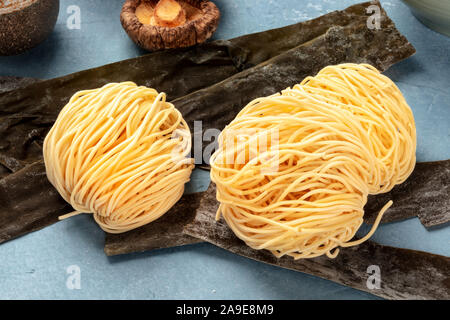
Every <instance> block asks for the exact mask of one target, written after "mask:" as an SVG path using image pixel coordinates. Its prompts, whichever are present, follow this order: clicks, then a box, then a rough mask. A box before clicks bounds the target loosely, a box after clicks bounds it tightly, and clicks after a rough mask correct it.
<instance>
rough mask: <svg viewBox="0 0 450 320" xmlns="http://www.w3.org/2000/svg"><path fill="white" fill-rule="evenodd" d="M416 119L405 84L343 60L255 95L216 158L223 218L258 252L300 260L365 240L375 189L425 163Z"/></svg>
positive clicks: (399, 179)
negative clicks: (360, 233)
mask: <svg viewBox="0 0 450 320" xmlns="http://www.w3.org/2000/svg"><path fill="white" fill-rule="evenodd" d="M415 150H416V130H415V124H414V117H413V114H412V111H411V109H410V108H409V106H408V105H407V103H406V101H405V99H404V97H403V96H402V94H401V92H400V90H399V89H398V88H397V86H396V85H395V84H394V83H393V82H392V81H391V80H390V79H389V78H387V77H385V76H383V75H382V74H380V72H379V71H378V70H377V69H375V68H374V67H372V66H370V65H365V64H342V65H337V66H329V67H326V68H324V69H322V70H321V71H320V72H319V74H318V75H316V76H315V77H308V78H306V79H305V80H304V81H303V82H302V83H301V84H299V85H296V86H294V87H293V88H288V89H286V90H284V91H282V92H281V94H275V95H273V96H269V97H263V98H259V99H256V100H254V101H252V102H250V103H249V104H248V105H247V106H246V107H245V108H244V109H243V110H242V111H241V112H240V113H239V114H238V115H237V116H236V118H235V119H234V120H233V121H232V122H231V123H230V124H229V125H228V126H227V127H226V128H225V129H224V130H223V131H222V133H221V135H220V138H219V148H218V150H217V151H216V152H215V153H214V154H213V156H212V158H211V179H212V181H214V182H215V183H216V186H217V199H218V200H219V201H220V207H219V210H218V212H217V219H219V218H220V216H222V217H223V218H224V219H225V221H226V222H227V224H228V225H229V226H230V228H231V229H232V230H233V232H234V233H235V234H236V235H237V237H239V238H240V239H242V240H243V241H245V243H246V244H247V245H249V246H250V247H252V248H254V249H267V250H270V251H271V252H272V253H273V254H274V255H275V256H277V257H282V256H284V255H289V256H292V257H293V258H295V259H300V258H313V257H317V256H321V255H323V254H326V255H327V256H328V257H330V258H334V257H336V255H337V254H338V252H339V249H338V247H348V246H353V245H357V244H360V243H362V242H363V241H365V240H366V239H368V238H369V237H370V236H371V235H372V234H373V232H374V231H375V230H376V228H377V226H378V224H379V222H380V220H381V217H382V215H383V213H384V212H385V211H386V210H387V209H388V208H389V206H390V205H392V201H390V202H388V203H387V204H386V205H385V206H384V208H383V209H382V210H381V211H380V214H379V215H378V217H377V220H376V223H375V224H374V226H373V227H372V229H371V231H370V232H369V233H368V234H367V235H366V236H365V237H363V238H361V239H359V240H353V241H350V240H352V238H353V237H354V236H355V234H356V232H357V230H358V229H359V227H360V226H361V224H362V223H363V216H364V209H363V208H364V205H365V204H366V202H367V196H368V194H378V193H383V192H388V191H390V190H391V189H392V188H393V187H394V186H395V185H396V184H399V183H402V182H403V181H405V180H406V179H407V177H408V176H409V175H410V174H411V172H412V171H413V169H414V166H415V160H416V159H415Z"/></svg>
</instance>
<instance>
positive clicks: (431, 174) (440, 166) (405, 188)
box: [105, 160, 450, 255]
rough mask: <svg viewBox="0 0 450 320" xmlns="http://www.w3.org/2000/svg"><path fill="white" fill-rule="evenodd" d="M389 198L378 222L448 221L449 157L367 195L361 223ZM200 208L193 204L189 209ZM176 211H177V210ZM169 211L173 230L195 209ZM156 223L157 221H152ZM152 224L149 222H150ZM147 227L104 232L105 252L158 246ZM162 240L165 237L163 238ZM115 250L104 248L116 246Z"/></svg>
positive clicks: (154, 232) (211, 188)
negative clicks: (173, 217) (387, 189)
mask: <svg viewBox="0 0 450 320" xmlns="http://www.w3.org/2000/svg"><path fill="white" fill-rule="evenodd" d="M215 191H216V187H215V185H214V184H211V185H210V186H209V189H208V191H207V192H202V193H198V195H199V197H206V198H208V195H209V194H215ZM389 200H393V201H394V205H393V206H392V207H390V208H389V210H387V211H386V212H385V214H384V216H383V219H382V220H381V223H387V222H393V221H399V220H405V219H408V218H412V217H416V216H418V217H419V219H420V220H421V222H422V224H424V225H425V226H426V227H429V226H434V225H439V224H443V223H446V222H448V221H449V220H450V219H449V216H450V160H445V161H435V162H419V163H417V164H416V167H415V169H414V172H413V173H412V174H411V176H410V177H409V178H408V179H407V180H406V182H404V183H403V184H402V185H399V186H397V187H395V188H394V189H393V190H392V191H390V192H388V193H385V194H381V195H377V196H373V197H372V196H371V197H369V201H368V203H367V204H366V206H365V207H364V211H365V212H364V222H366V223H369V224H371V223H373V222H374V220H375V218H376V217H377V215H378V213H379V211H380V209H381V208H382V207H383V206H384V205H385V204H386V202H388V201H389ZM214 205H215V206H217V202H216V201H212V202H211V203H209V204H208V205H207V207H208V208H212V209H211V210H215V209H216V208H215V207H213V206H214ZM197 209H198V210H204V208H203V207H199V206H198V203H197V202H196V203H195V208H194V209H193V210H197ZM177 212H179V213H177ZM170 214H173V215H178V214H180V215H181V216H180V218H179V219H177V220H172V221H173V223H172V228H174V230H182V229H183V227H184V226H186V225H188V224H189V223H190V222H191V221H192V220H193V216H194V215H195V212H190V213H188V214H187V213H186V212H185V211H184V205H183V206H182V207H181V208H180V210H178V209H174V210H172V211H171V212H170ZM156 222H158V221H156ZM150 225H152V224H150ZM144 228H148V230H149V231H146V230H144V229H142V230H141V228H139V229H136V230H132V231H129V232H127V233H126V236H124V237H120V236H117V235H108V236H107V237H106V242H105V251H106V252H107V254H108V255H115V254H125V253H132V252H136V251H141V249H139V250H136V249H135V247H134V245H135V242H136V241H138V239H141V240H142V241H143V246H147V248H148V249H151V248H159V247H161V246H160V245H159V244H158V238H159V237H165V236H164V235H165V233H166V232H168V231H166V229H165V228H161V230H162V231H159V230H160V229H159V227H158V228H151V231H150V227H149V226H147V227H144ZM171 237H173V238H170V240H168V241H167V242H165V246H171V242H174V243H179V244H190V243H196V242H198V241H199V240H197V239H195V238H190V239H186V238H185V236H184V235H179V234H177V232H174V233H172V235H171ZM165 239H169V238H168V237H165ZM119 242H120V247H117V249H116V250H115V251H111V250H109V249H108V248H109V247H110V246H111V245H113V246H118V243H119Z"/></svg>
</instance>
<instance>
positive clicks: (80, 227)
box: [0, 0, 450, 299]
mask: <svg viewBox="0 0 450 320" xmlns="http://www.w3.org/2000/svg"><path fill="white" fill-rule="evenodd" d="M215 2H216V3H217V5H218V6H219V8H220V9H221V12H222V20H221V23H220V26H219V29H218V31H217V33H216V34H215V38H225V39H226V38H232V37H235V36H239V35H242V34H246V33H251V32H256V31H262V30H266V29H270V28H274V27H281V26H284V25H288V24H292V23H295V22H298V21H302V20H307V19H310V18H313V17H316V16H319V15H321V14H324V13H326V12H329V11H332V10H336V9H343V8H345V7H347V6H348V5H351V4H354V3H356V1H341V0H340V1H337V0H320V1H312V0H310V1H301V0H277V1H275V0H272V1H261V0H245V1H242V0H216V1H215ZM382 4H383V5H384V8H385V9H386V11H387V12H388V14H389V16H390V17H391V18H392V19H393V20H394V22H396V24H397V27H398V29H399V30H400V31H401V32H402V33H403V34H405V35H406V36H407V38H408V39H409V40H410V42H411V43H412V44H413V45H414V46H415V47H416V49H417V54H416V55H415V56H414V57H412V58H410V59H408V60H406V61H404V62H401V63H399V64H397V65H395V66H394V67H392V68H391V69H390V70H389V71H388V72H387V73H386V74H387V75H388V76H390V77H391V78H392V79H393V80H394V81H395V82H396V83H397V84H398V85H399V87H400V89H401V90H402V92H403V93H404V95H405V97H406V99H407V100H408V102H409V104H410V105H411V107H412V109H413V111H414V114H415V118H416V122H417V129H418V150H417V155H418V160H419V161H427V160H439V159H448V158H450V124H449V121H450V102H449V101H450V93H449V90H448V86H449V83H450V75H449V71H450V61H449V51H450V38H447V37H445V36H443V35H440V34H438V33H436V32H433V31H431V30H429V29H427V28H426V27H424V26H423V25H422V24H420V23H419V22H418V21H417V20H416V19H415V18H414V17H413V16H412V15H411V13H410V12H409V10H408V9H407V7H406V6H405V5H403V4H402V3H401V2H399V1H398V0H391V1H382ZM69 5H78V6H79V7H80V8H81V30H69V29H68V28H67V27H66V20H67V18H68V17H69V15H70V14H68V13H67V8H68V6H69ZM121 5H122V1H120V0H95V1H88V0H79V1H73V0H63V1H61V10H60V16H59V20H58V24H57V26H56V29H55V31H54V33H53V34H52V35H51V36H50V38H49V39H47V40H46V41H45V42H44V43H43V44H41V45H40V46H38V47H36V48H34V49H33V50H31V51H29V52H27V53H25V54H22V55H20V56H16V57H0V75H16V76H28V77H37V78H52V77H56V76H61V75H65V74H68V73H71V72H75V71H79V70H82V69H87V68H91V67H96V66H100V65H103V64H106V63H110V62H115V61H119V60H122V59H126V58H130V57H135V56H138V55H141V54H143V53H144V52H143V51H142V50H140V49H138V48H137V47H136V46H135V45H134V43H133V42H132V41H131V40H129V38H128V37H127V35H126V34H125V32H124V31H123V30H122V27H121V25H120V22H119V12H120V9H121ZM208 180H209V178H208V175H207V174H206V173H201V172H195V174H194V176H193V178H192V182H191V184H190V186H189V189H190V190H204V189H205V188H206V186H207V184H208ZM373 240H375V241H377V242H379V243H382V244H387V245H392V246H397V247H404V248H413V249H419V250H424V251H429V252H433V253H437V254H442V255H447V256H449V255H450V241H449V240H450V229H449V228H448V227H447V228H445V227H443V228H436V229H433V230H427V229H425V228H424V227H423V226H422V225H421V224H420V222H419V221H418V219H409V220H407V221H403V222H398V223H391V224H387V225H383V226H381V227H380V228H379V229H378V230H377V232H376V234H375V235H374V236H373ZM103 242H104V235H103V232H102V231H100V229H99V228H98V227H97V225H96V224H95V223H94V221H93V220H92V219H91V217H89V216H78V217H74V218H71V219H68V220H66V221H63V222H60V223H57V224H55V225H53V226H50V227H48V228H45V229H44V230H41V231H38V232H34V233H32V234H28V235H26V236H24V237H21V238H20V239H16V240H13V241H10V242H7V243H5V244H2V245H0V298H3V299H5V298H6V299H8V298H9V299H16V298H31V299H37V298H44V299H51V298H64V299H80V298H84V299H122V298H123V299H125V298H137V299H170V298H171V299H183V298H187V299H191V298H192V299H194V298H199V299H245V298H249V299H314V298H319V299H321V298H323V299H374V298H376V297H375V296H373V295H371V294H368V293H364V292H360V291H357V290H353V289H351V288H347V287H345V286H341V285H338V284H335V283H332V282H330V281H326V280H322V279H319V278H316V277H312V276H309V275H305V274H302V273H298V272H293V271H288V270H284V269H281V268H277V267H273V266H268V265H265V264H262V263H258V262H255V261H252V260H249V259H246V258H242V257H239V256H236V255H234V254H231V253H229V252H226V251H224V250H222V249H218V248H216V247H214V246H212V245H209V244H197V245H191V246H185V247H180V248H172V249H165V250H158V251H154V252H145V253H139V254H130V255H124V256H119V257H112V258H108V257H106V256H105V255H104V253H103ZM70 265H77V266H79V267H80V269H81V289H80V290H69V289H68V288H67V287H66V279H67V276H68V275H67V273H66V269H67V267H68V266H70ZM381 276H382V275H381ZM412 285H414V284H412Z"/></svg>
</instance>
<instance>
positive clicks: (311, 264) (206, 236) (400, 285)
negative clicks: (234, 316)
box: [184, 185, 450, 299]
mask: <svg viewBox="0 0 450 320" xmlns="http://www.w3.org/2000/svg"><path fill="white" fill-rule="evenodd" d="M217 208H218V202H217V200H216V192H215V188H214V186H213V185H211V186H210V188H209V189H208V190H207V191H206V192H205V194H204V195H203V197H202V199H201V201H200V204H199V209H198V210H197V213H196V215H195V219H194V220H193V221H192V222H191V223H190V224H188V225H187V226H186V228H185V229H184V232H185V233H186V234H187V235H190V236H193V237H195V238H198V239H202V240H204V241H208V242H210V243H212V244H214V245H217V246H219V247H221V248H224V249H226V250H228V251H230V252H233V253H236V254H239V255H241V256H244V257H247V258H250V259H254V260H257V261H261V262H264V263H268V264H272V265H276V266H279V267H282V268H286V269H291V270H295V271H300V272H304V273H307V274H311V275H314V276H318V277H321V278H324V279H328V280H331V281H334V282H337V283H340V284H343V285H346V286H350V287H353V288H355V289H358V290H362V291H367V292H370V293H372V294H374V295H377V296H380V297H383V298H386V299H449V298H450V258H448V257H444V256H439V255H435V254H431V253H426V252H421V251H416V250H408V249H400V248H394V247H389V246H383V245H380V244H377V243H374V242H372V241H366V242H364V243H363V244H361V245H359V246H355V247H351V248H341V249H340V253H339V255H338V256H337V258H335V259H329V258H328V257H326V256H322V257H318V258H313V259H301V260H294V259H292V258H291V257H283V258H281V259H277V258H276V257H275V256H273V255H272V253H270V252H268V251H266V250H254V249H252V248H250V247H248V246H247V245H246V244H245V243H244V242H242V241H241V240H240V239H238V238H237V237H236V236H235V235H234V234H233V232H232V231H231V229H230V228H229V227H228V226H227V225H226V223H225V222H224V221H223V220H220V221H216V220H215V215H216V211H217ZM371 266H375V268H379V271H380V279H381V283H380V286H379V288H378V289H376V287H375V288H373V287H372V286H370V285H369V286H368V285H367V281H368V277H369V275H370V274H369V273H368V270H369V269H368V268H369V267H371ZM369 281H370V280H369ZM375 285H376V284H375ZM369 287H371V288H373V289H369Z"/></svg>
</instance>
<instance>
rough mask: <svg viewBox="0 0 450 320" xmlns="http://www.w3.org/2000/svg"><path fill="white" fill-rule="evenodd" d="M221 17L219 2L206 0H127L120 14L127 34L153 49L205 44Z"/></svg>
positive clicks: (148, 48)
mask: <svg viewBox="0 0 450 320" xmlns="http://www.w3.org/2000/svg"><path fill="white" fill-rule="evenodd" d="M219 18H220V13H219V9H217V7H216V5H215V4H214V3H212V2H211V1H204V0H159V1H157V0H127V1H126V2H125V3H124V5H123V8H122V12H121V14H120V21H121V22H122V26H123V28H124V29H125V31H126V32H127V33H128V36H129V37H130V38H131V39H132V40H133V41H134V42H135V43H136V44H138V45H139V46H140V47H142V48H144V49H147V50H150V51H154V50H160V49H170V48H183V47H189V46H193V45H195V44H197V43H202V42H204V41H206V40H207V39H208V38H210V37H211V36H212V34H213V33H214V31H216V28H217V25H218V23H219Z"/></svg>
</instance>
